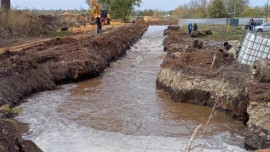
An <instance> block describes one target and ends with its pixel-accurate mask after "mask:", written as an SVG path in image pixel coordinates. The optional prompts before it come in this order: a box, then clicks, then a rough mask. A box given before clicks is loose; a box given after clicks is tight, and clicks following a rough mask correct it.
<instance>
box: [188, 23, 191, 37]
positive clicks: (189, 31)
mask: <svg viewBox="0 0 270 152" xmlns="http://www.w3.org/2000/svg"><path fill="white" fill-rule="evenodd" d="M188 33H189V35H191V33H192V23H190V24H189V25H188Z"/></svg>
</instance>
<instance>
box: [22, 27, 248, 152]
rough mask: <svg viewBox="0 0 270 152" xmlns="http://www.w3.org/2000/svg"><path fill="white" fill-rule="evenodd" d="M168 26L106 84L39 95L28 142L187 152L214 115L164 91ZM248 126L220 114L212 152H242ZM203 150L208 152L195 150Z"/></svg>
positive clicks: (55, 150) (155, 31)
mask: <svg viewBox="0 0 270 152" xmlns="http://www.w3.org/2000/svg"><path fill="white" fill-rule="evenodd" d="M165 28H166V27H165V26H150V27H149V29H148V31H147V32H146V33H145V34H144V36H143V37H142V39H141V40H140V41H139V42H138V43H137V44H136V45H134V46H133V47H132V48H131V50H129V51H127V55H126V56H125V57H123V58H122V59H121V60H119V61H117V62H115V63H113V64H112V65H111V67H110V68H108V69H107V70H106V71H105V72H104V74H103V75H102V76H101V77H99V78H94V79H91V80H87V81H83V82H80V83H77V84H68V85H63V86H61V89H59V90H55V91H48V92H42V93H39V94H36V95H34V96H32V97H31V98H29V99H28V101H29V102H27V103H24V104H23V105H22V106H23V109H24V110H23V112H22V114H21V115H19V116H18V117H17V119H18V120H19V121H21V122H25V123H27V124H29V132H28V133H26V134H25V136H24V138H26V139H30V140H33V141H34V142H35V143H36V144H37V145H38V146H39V147H40V148H41V149H42V150H43V151H45V152H67V151H70V152H122V151H123V152H124V151H132V152H133V151H134V152H137V151H138V152H145V151H147V152H148V151H153V152H159V151H164V152H180V151H181V150H183V149H184V148H185V146H186V143H187V141H188V140H189V138H190V136H191V134H192V132H193V130H194V129H195V128H196V127H197V126H198V125H199V124H204V123H205V122H206V121H207V119H208V116H209V114H210V112H211V108H208V107H200V106H195V105H190V104H183V103H176V102H174V101H173V100H171V99H170V98H169V97H168V96H166V95H165V94H163V93H162V92H161V91H158V90H156V84H155V82H156V77H157V74H158V72H159V70H160V64H161V63H162V61H163V59H164V57H165V53H164V52H163V45H162V42H163V40H164V38H165V37H164V36H163V31H164V30H165ZM243 138H244V126H243V125H242V124H241V122H237V121H235V120H233V119H232V118H230V117H229V116H227V115H225V114H224V113H221V112H216V114H215V117H214V118H213V119H212V121H211V123H210V125H209V126H208V132H207V135H206V136H205V137H204V138H203V139H199V140H196V141H195V144H194V145H197V144H202V146H200V147H201V148H203V149H204V151H242V149H241V148H242V145H243ZM196 150H201V149H195V151H196Z"/></svg>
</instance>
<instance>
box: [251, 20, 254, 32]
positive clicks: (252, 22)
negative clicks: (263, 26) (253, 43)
mask: <svg viewBox="0 0 270 152" xmlns="http://www.w3.org/2000/svg"><path fill="white" fill-rule="evenodd" d="M250 30H251V31H255V21H254V19H251V20H250Z"/></svg>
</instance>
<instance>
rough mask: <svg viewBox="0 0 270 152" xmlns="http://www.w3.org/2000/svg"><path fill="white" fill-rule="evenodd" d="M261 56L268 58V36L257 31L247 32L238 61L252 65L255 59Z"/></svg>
mask: <svg viewBox="0 0 270 152" xmlns="http://www.w3.org/2000/svg"><path fill="white" fill-rule="evenodd" d="M262 58H270V37H267V36H264V35H261V34H258V33H247V34H246V36H245V39H244V42H243V45H242V48H241V50H240V53H239V56H238V62H240V63H241V64H247V65H252V64H253V63H254V62H255V61H256V60H258V59H262Z"/></svg>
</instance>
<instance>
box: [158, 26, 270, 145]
mask: <svg viewBox="0 0 270 152" xmlns="http://www.w3.org/2000/svg"><path fill="white" fill-rule="evenodd" d="M164 34H165V35H167V38H166V39H165V41H164V51H166V52H167V56H166V58H165V59H164V62H163V63H162V65H161V71H160V73H159V75H158V78H157V87H158V88H159V89H162V90H164V92H165V93H167V94H168V95H170V96H171V97H172V98H173V99H175V100H176V101H179V102H187V103H193V104H197V105H206V106H211V107H213V106H214V105H215V103H218V104H217V105H218V106H217V109H219V110H221V111H225V112H226V113H227V114H229V115H231V116H232V117H233V118H235V119H237V120H241V121H243V123H244V124H246V123H247V122H248V123H247V124H248V131H247V134H246V138H245V146H246V148H248V149H263V148H269V147H270V142H269V141H270V138H269V130H270V129H269V124H270V122H269V120H270V117H269V114H270V110H269V102H270V100H269V93H270V92H269V91H270V88H269V83H259V82H254V81H253V79H252V76H251V67H250V66H247V65H241V64H239V63H237V61H236V59H235V58H234V56H233V55H232V54H226V53H227V52H226V50H225V48H224V46H223V43H224V42H221V41H213V40H201V39H200V38H191V37H190V36H189V35H188V34H187V33H185V32H182V31H181V29H179V28H174V27H171V28H170V27H169V29H168V30H166V31H165V32H164ZM221 49H222V50H223V51H224V52H225V54H222V53H220V50H221ZM214 58H215V60H214ZM253 101H254V102H255V103H254V105H255V106H253V107H251V106H250V103H251V102H253ZM257 105H260V106H257ZM267 105H268V106H267ZM259 113H261V114H259ZM265 117H266V118H265ZM250 118H252V119H250ZM266 119H268V120H266ZM258 120H261V121H260V122H259V123H258Z"/></svg>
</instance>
